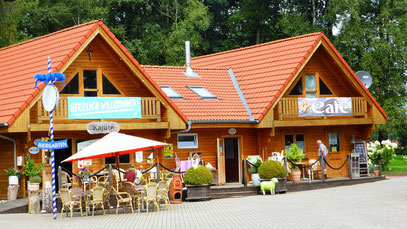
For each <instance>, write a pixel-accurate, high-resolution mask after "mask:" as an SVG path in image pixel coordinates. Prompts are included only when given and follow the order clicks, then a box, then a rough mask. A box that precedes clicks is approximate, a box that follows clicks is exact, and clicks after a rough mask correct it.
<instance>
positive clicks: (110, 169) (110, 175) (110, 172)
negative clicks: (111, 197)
mask: <svg viewBox="0 0 407 229" xmlns="http://www.w3.org/2000/svg"><path fill="white" fill-rule="evenodd" d="M112 184H113V177H112V164H109V187H111V186H112Z"/></svg>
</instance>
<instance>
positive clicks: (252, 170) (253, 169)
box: [249, 159, 263, 174]
mask: <svg viewBox="0 0 407 229" xmlns="http://www.w3.org/2000/svg"><path fill="white" fill-rule="evenodd" d="M262 163H263V162H262V161H261V160H260V159H257V160H256V162H254V163H252V165H251V166H250V168H249V173H250V174H254V173H258V171H257V170H258V168H259V167H260V166H261V164H262Z"/></svg>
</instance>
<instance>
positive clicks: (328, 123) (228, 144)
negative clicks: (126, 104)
mask: <svg viewBox="0 0 407 229" xmlns="http://www.w3.org/2000/svg"><path fill="white" fill-rule="evenodd" d="M188 55H189V54H188V53H187V57H188ZM48 56H49V57H51V60H52V72H61V73H64V74H65V76H66V80H65V86H63V85H62V84H61V83H56V86H57V87H58V89H59V91H60V99H59V105H58V107H57V108H56V110H55V113H54V131H55V138H56V139H68V144H69V148H67V149H63V150H57V151H55V156H56V166H59V165H60V164H61V161H62V160H63V159H65V158H67V157H68V156H70V155H72V154H74V153H76V152H77V151H78V148H80V147H83V144H86V143H87V142H86V141H88V140H94V139H98V138H100V137H102V136H103V135H101V134H89V133H88V131H87V126H88V123H90V122H94V121H114V122H116V123H118V124H119V126H120V132H122V133H126V134H131V135H135V136H140V137H145V138H150V139H153V140H158V141H164V142H167V143H170V144H172V145H173V151H174V154H172V155H171V154H169V155H166V156H164V152H163V150H158V151H155V152H154V154H153V156H154V159H153V162H161V163H162V164H164V165H165V166H166V167H169V168H174V167H175V154H176V155H177V156H178V157H179V158H180V159H181V160H186V159H187V158H188V156H189V155H190V153H191V152H200V153H201V155H202V159H203V160H204V161H205V162H206V163H208V162H209V163H211V164H212V165H213V166H214V167H216V168H217V169H218V176H219V178H220V179H219V180H220V183H238V182H241V177H242V173H243V171H242V166H241V161H242V159H243V158H246V157H247V156H248V155H260V156H261V157H262V158H263V159H267V158H268V157H269V156H271V153H272V152H281V151H282V150H285V149H287V148H288V147H289V144H291V143H297V145H298V146H300V147H301V148H303V149H304V151H305V154H306V159H305V161H308V160H310V159H316V158H317V157H318V155H317V150H318V147H317V145H316V141H317V140H318V139H320V140H322V142H323V143H324V144H325V145H326V146H327V147H328V149H329V151H330V153H329V156H328V159H327V160H328V162H329V163H330V164H331V165H333V166H339V165H341V164H342V163H343V162H344V160H346V157H347V155H349V154H350V152H351V151H352V149H353V147H354V146H353V144H352V143H351V138H355V139H362V140H367V139H369V137H370V134H371V133H372V132H373V131H374V127H375V124H384V123H385V121H386V118H387V115H386V113H385V112H384V111H383V109H382V108H381V107H380V105H379V104H378V103H377V102H376V100H375V99H374V98H373V96H372V95H371V94H370V93H369V91H368V90H367V89H366V88H365V87H364V86H363V85H362V83H361V82H360V80H359V79H358V78H357V77H356V76H355V74H354V72H353V71H352V69H351V68H350V67H349V66H348V65H347V64H346V62H345V60H344V59H343V58H342V57H341V56H340V54H339V53H338V51H337V50H336V49H335V47H333V45H332V44H331V43H330V42H329V40H328V39H327V37H326V36H325V35H324V34H323V33H312V34H306V35H302V36H298V37H292V38H287V39H283V40H278V41H272V42H268V43H263V44H259V45H255V46H249V47H244V48H240V49H235V50H230V51H226V52H220V53H215V54H210V55H205V56H200V57H195V58H192V60H191V63H189V62H187V64H186V67H175V66H174V67H173V66H141V65H140V64H139V63H138V62H137V60H135V59H134V57H133V56H132V55H131V54H130V53H129V52H128V51H127V50H126V49H125V48H124V46H123V45H122V44H121V43H120V42H119V40H118V39H117V38H116V37H115V36H114V35H113V34H112V32H111V31H110V30H109V29H108V28H107V27H106V26H105V25H104V24H103V22H102V21H92V22H88V23H85V24H81V25H78V26H74V27H71V28H67V29H64V30H61V31H57V32H54V33H51V34H48V35H44V36H41V37H38V38H34V39H32V40H28V41H25V42H22V43H19V44H15V45H12V46H9V47H5V48H2V49H0V104H1V106H0V135H1V136H5V137H6V139H5V138H0V155H1V160H0V171H1V172H0V199H4V198H7V186H8V179H7V176H6V174H5V173H4V172H3V171H4V170H5V169H7V168H10V167H13V166H14V165H16V166H17V169H22V167H21V166H20V164H18V163H17V161H18V158H19V157H20V156H22V158H23V159H24V158H25V156H27V155H30V156H31V157H32V158H33V159H34V160H35V161H37V162H41V161H46V159H45V157H46V155H47V152H45V151H43V150H42V151H40V153H38V154H30V153H29V149H30V148H31V147H34V146H35V144H34V141H35V140H36V139H44V138H47V137H48V130H49V113H48V112H46V111H45V110H44V108H43V105H42V100H41V98H42V92H43V88H44V85H43V84H42V85H39V86H38V88H37V89H34V84H35V82H34V79H33V77H34V75H35V74H37V73H46V72H47V62H46V61H47V57H48ZM188 59H189V58H187V60H188ZM68 97H139V98H141V118H131V119H122V118H121V119H93V120H92V119H70V118H69V116H70V115H69V113H70V110H69V109H68V108H69V104H68ZM328 100H329V101H330V102H329V103H332V104H331V105H329V104H328V106H321V104H325V105H326V104H327V101H328ZM324 101H325V103H324ZM299 103H300V104H299ZM311 103H312V104H311ZM342 103H344V105H343V104H342ZM10 139H11V141H10ZM13 141H14V142H13ZM14 143H15V146H16V151H15V152H14ZM81 143H82V145H81ZM112 144H114V143H112ZM151 153H152V152H143V153H141V154H142V157H140V158H141V160H142V162H136V154H130V155H128V156H122V158H120V163H121V167H130V166H132V167H141V168H143V169H146V168H148V167H149V166H150V165H149V164H148V163H147V162H148V160H147V158H148V157H149V156H150V155H151ZM139 154H140V153H139ZM139 156H141V155H139ZM140 158H139V159H138V161H139V160H140ZM108 163H112V159H111V158H108V159H93V160H91V161H87V162H86V163H85V165H84V166H85V167H87V168H91V169H93V170H94V171H96V170H98V169H100V168H102V167H104V166H105V165H106V164H108ZM149 163H151V161H149ZM63 166H64V167H65V168H66V169H68V170H71V171H72V172H74V173H77V172H78V170H79V168H78V167H79V166H80V165H78V162H74V163H65V164H63ZM49 167H50V165H46V167H45V169H44V172H43V175H44V176H43V177H44V179H45V177H47V176H45V175H46V174H47V173H49V171H50V169H49ZM343 176H348V170H347V168H343V169H341V170H338V171H335V170H331V169H328V177H343ZM25 181H26V178H23V177H22V178H21V179H20V192H19V195H20V196H23V195H25V189H26V187H25Z"/></svg>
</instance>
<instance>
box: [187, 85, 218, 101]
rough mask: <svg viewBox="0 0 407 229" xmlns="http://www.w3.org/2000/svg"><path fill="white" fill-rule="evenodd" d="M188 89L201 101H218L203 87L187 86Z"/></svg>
mask: <svg viewBox="0 0 407 229" xmlns="http://www.w3.org/2000/svg"><path fill="white" fill-rule="evenodd" d="M188 88H189V89H190V90H191V91H193V92H194V93H195V94H197V95H199V96H200V97H201V98H202V99H218V98H216V96H215V95H213V94H212V93H210V92H209V91H208V90H206V89H205V88H204V87H200V86H188Z"/></svg>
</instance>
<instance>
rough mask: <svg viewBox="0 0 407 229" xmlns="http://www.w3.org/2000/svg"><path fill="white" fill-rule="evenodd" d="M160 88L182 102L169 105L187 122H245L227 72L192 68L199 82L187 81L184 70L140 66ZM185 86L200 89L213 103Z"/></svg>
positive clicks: (241, 105) (245, 112)
mask: <svg viewBox="0 0 407 229" xmlns="http://www.w3.org/2000/svg"><path fill="white" fill-rule="evenodd" d="M143 68H144V69H145V70H146V71H147V73H148V74H149V75H150V76H151V77H152V78H153V80H154V81H156V82H157V84H158V85H160V86H170V87H171V88H172V89H173V90H175V91H176V92H177V93H178V94H180V95H181V96H182V97H183V98H184V99H183V100H181V99H173V100H172V101H173V102H174V103H175V104H176V105H177V106H178V108H179V109H180V110H181V111H182V112H183V113H184V115H185V116H187V118H188V119H189V120H249V119H250V118H249V115H248V112H247V111H246V109H245V107H244V105H243V103H242V101H241V99H240V97H239V95H238V93H237V91H236V89H235V86H234V85H233V82H232V79H231V77H230V75H229V72H228V69H205V68H194V72H195V73H197V74H198V75H199V76H200V77H201V78H192V77H187V76H186V75H184V74H183V73H182V72H184V71H185V68H184V67H173V66H143ZM188 86H202V87H204V88H205V89H207V90H208V91H209V92H211V93H212V94H213V95H215V96H216V97H217V98H218V99H216V100H204V99H202V98H201V97H200V96H198V95H197V94H195V93H194V92H193V91H191V90H190V89H189V88H188Z"/></svg>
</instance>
